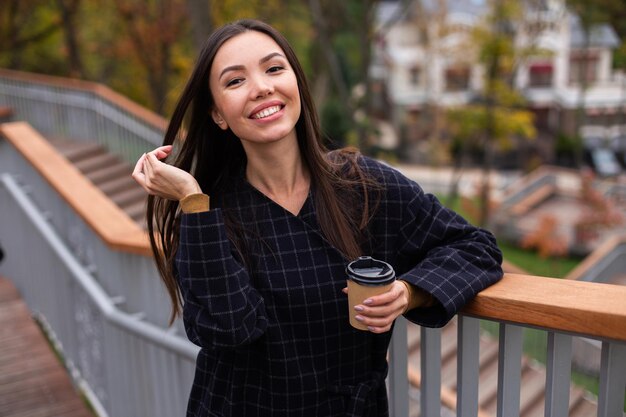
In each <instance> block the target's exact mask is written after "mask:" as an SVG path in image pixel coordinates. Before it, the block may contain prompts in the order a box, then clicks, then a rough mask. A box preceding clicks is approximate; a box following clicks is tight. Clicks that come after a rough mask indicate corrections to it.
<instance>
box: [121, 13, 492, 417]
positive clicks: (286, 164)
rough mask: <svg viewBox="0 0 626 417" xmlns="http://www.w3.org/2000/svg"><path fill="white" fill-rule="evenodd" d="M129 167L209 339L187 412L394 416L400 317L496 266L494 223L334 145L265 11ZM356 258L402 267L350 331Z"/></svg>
mask: <svg viewBox="0 0 626 417" xmlns="http://www.w3.org/2000/svg"><path fill="white" fill-rule="evenodd" d="M183 120H187V121H188V125H187V126H185V127H184V128H183ZM133 177H134V178H135V180H136V181H137V182H138V183H139V184H141V186H142V187H144V189H145V190H146V191H147V192H148V193H149V194H150V197H149V199H148V210H147V217H148V227H149V232H150V234H149V235H150V238H151V244H152V248H153V251H154V255H155V259H156V262H157V266H158V268H159V272H160V274H161V277H162V279H163V282H164V283H165V286H166V287H167V289H168V292H169V294H170V297H171V300H172V306H173V308H172V319H174V318H175V317H176V316H178V315H179V314H181V313H182V317H183V321H184V324H185V329H186V331H187V336H188V337H189V339H190V340H191V341H192V342H194V343H196V344H197V345H199V346H200V347H201V350H200V353H199V354H198V358H197V364H196V376H195V380H194V384H193V387H192V392H191V395H190V399H189V405H188V410H187V415H188V416H197V417H199V416H285V417H286V416H337V417H338V416H342V417H343V416H346V415H347V416H376V417H379V416H383V417H384V416H387V415H388V409H387V394H386V388H385V376H386V374H387V362H386V352H387V347H388V345H389V341H390V338H391V329H392V328H393V323H394V320H395V319H396V318H397V317H398V316H400V315H404V316H405V317H407V318H408V319H409V320H411V321H413V322H415V323H418V324H421V325H425V326H443V325H444V324H445V323H447V322H448V321H449V320H450V318H452V316H453V315H454V314H456V312H457V311H459V309H460V308H461V307H463V305H464V304H465V303H466V302H467V301H469V300H470V299H471V298H472V297H473V296H474V295H475V294H476V293H478V292H479V291H481V290H482V289H483V288H485V287H487V286H489V285H491V284H492V283H494V282H496V281H497V280H498V279H500V277H501V275H502V270H501V267H500V263H501V253H500V251H499V249H498V248H497V246H496V244H495V239H494V238H493V236H492V235H491V234H490V233H489V232H487V231H485V230H482V229H479V228H476V227H474V226H472V225H470V224H469V223H467V222H466V221H465V220H464V219H463V218H461V217H460V216H459V215H457V214H456V213H454V212H453V211H450V210H448V209H446V208H444V207H442V206H441V204H440V203H439V201H438V200H437V199H436V198H435V197H433V196H431V195H428V194H425V193H424V192H423V191H422V189H421V188H420V187H419V186H418V185H417V184H416V183H414V182H412V181H410V180H409V179H407V178H406V177H404V176H402V175H401V174H400V173H399V172H397V171H395V170H393V169H391V168H389V167H388V166H386V165H383V164H381V163H378V162H376V161H374V160H372V159H369V158H366V157H363V156H360V155H359V154H358V152H356V151H355V150H347V149H344V150H339V151H334V152H328V151H327V150H326V149H325V148H324V146H323V144H322V137H321V134H320V128H319V123H318V117H317V112H316V110H315V108H314V106H313V101H312V100H311V95H310V93H309V89H308V86H307V82H306V79H305V77H304V73H303V71H302V68H301V67H300V64H299V62H298V59H297V57H296V56H295V54H294V52H293V50H292V48H291V46H290V45H289V43H288V42H287V41H286V40H285V38H284V37H283V36H282V35H281V34H280V33H278V32H277V31H276V30H275V29H273V28H272V27H271V26H268V25H266V24H265V23H262V22H259V21H257V20H242V21H237V22H234V23H231V24H228V25H226V26H224V27H222V28H220V29H218V30H217V31H215V32H214V33H213V34H212V35H211V36H210V37H209V39H208V41H207V42H206V44H205V48H204V50H203V51H202V52H201V54H200V57H199V58H198V61H197V63H196V66H195V68H194V71H193V73H192V75H191V77H190V79H189V82H188V84H187V86H186V87H185V89H184V91H183V93H182V95H181V98H180V100H179V102H178V104H177V106H176V109H175V111H174V114H173V116H172V120H171V121H170V124H169V127H168V129H167V132H166V135H165V139H164V144H163V146H161V147H159V148H157V149H155V150H154V151H152V152H150V153H148V154H144V155H142V156H141V158H139V160H138V161H137V164H136V166H135V170H134V172H133ZM209 196H210V199H211V200H210V205H209ZM362 255H368V256H371V257H372V258H376V259H378V260H382V261H384V262H386V263H387V264H389V265H390V266H391V267H392V268H393V270H394V271H395V276H396V277H397V279H396V280H393V281H392V282H390V283H388V284H387V285H386V287H385V289H384V290H381V291H380V293H378V295H370V296H367V298H366V299H363V300H357V301H356V305H354V306H353V307H352V308H351V309H350V311H351V312H352V317H353V318H354V320H355V321H356V322H358V326H357V325H356V324H355V327H352V326H351V325H350V316H351V315H350V314H349V313H350V311H349V307H348V301H347V297H346V293H347V289H346V288H345V287H346V273H345V268H346V266H347V265H348V263H349V262H350V261H351V260H353V259H356V258H358V257H360V256H362ZM351 288H355V287H351ZM355 294H357V292H356V290H355V291H351V297H352V298H354V297H355ZM357 327H358V329H357ZM359 329H365V330H359Z"/></svg>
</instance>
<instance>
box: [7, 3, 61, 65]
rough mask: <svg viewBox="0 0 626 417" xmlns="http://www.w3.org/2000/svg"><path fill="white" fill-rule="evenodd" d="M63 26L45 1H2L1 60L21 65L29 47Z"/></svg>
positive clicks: (45, 38) (47, 38) (50, 35)
mask: <svg viewBox="0 0 626 417" xmlns="http://www.w3.org/2000/svg"><path fill="white" fill-rule="evenodd" d="M60 28H61V21H60V19H59V18H58V16H56V15H55V14H54V9H53V8H50V7H49V5H48V4H47V2H45V1H40V0H6V1H2V2H0V57H1V58H2V59H1V61H0V62H2V63H3V64H2V65H6V66H8V67H9V68H12V69H19V68H21V67H22V64H23V57H24V53H25V51H26V50H27V48H28V47H30V46H32V45H36V44H38V43H41V42H44V41H48V40H49V39H50V38H51V37H52V36H54V35H55V34H56V33H58V32H59V29H60Z"/></svg>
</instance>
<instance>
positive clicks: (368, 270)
mask: <svg viewBox="0 0 626 417" xmlns="http://www.w3.org/2000/svg"><path fill="white" fill-rule="evenodd" d="M346 275H347V277H348V279H347V282H348V309H349V314H350V325H351V326H352V327H354V328H355V329H359V330H367V326H366V325H364V324H363V323H360V322H358V321H357V320H356V318H355V317H356V315H357V314H358V313H357V311H355V310H354V306H356V305H359V304H363V301H365V300H366V299H368V298H369V297H373V296H375V295H379V294H383V293H385V292H387V291H389V290H390V289H391V287H392V285H393V283H394V281H395V280H396V273H395V271H394V270H393V268H392V267H391V265H389V264H388V263H386V262H383V261H379V260H377V259H374V258H372V257H370V256H361V257H360V258H358V259H356V260H354V261H352V262H350V263H349V264H348V266H347V267H346Z"/></svg>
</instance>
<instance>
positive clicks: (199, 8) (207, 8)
mask: <svg viewBox="0 0 626 417" xmlns="http://www.w3.org/2000/svg"><path fill="white" fill-rule="evenodd" d="M186 1H187V12H188V13H189V21H190V22H191V36H192V37H193V45H194V47H195V49H196V52H198V53H199V52H200V51H201V50H202V47H203V46H204V42H205V41H206V40H207V38H208V37H209V34H210V33H211V31H212V30H213V16H212V15H211V1H210V0H186Z"/></svg>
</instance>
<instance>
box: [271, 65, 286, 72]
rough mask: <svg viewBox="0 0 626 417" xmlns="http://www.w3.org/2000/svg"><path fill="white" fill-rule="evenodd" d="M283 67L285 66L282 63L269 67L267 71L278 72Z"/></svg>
mask: <svg viewBox="0 0 626 417" xmlns="http://www.w3.org/2000/svg"><path fill="white" fill-rule="evenodd" d="M283 69H285V68H284V67H281V66H280V65H274V66H273V67H270V68H268V70H267V72H278V71H280V70H283Z"/></svg>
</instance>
